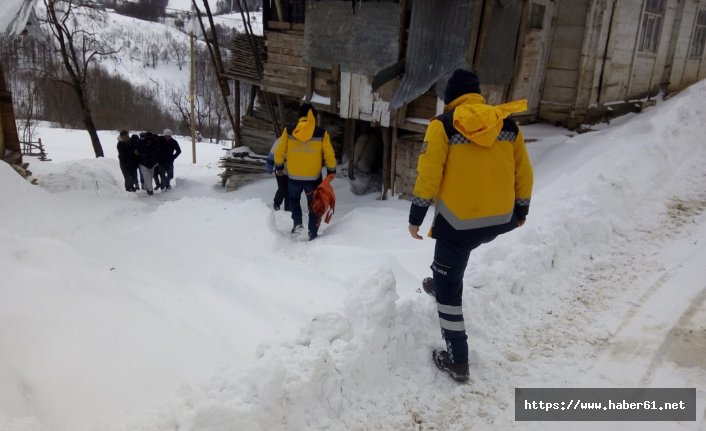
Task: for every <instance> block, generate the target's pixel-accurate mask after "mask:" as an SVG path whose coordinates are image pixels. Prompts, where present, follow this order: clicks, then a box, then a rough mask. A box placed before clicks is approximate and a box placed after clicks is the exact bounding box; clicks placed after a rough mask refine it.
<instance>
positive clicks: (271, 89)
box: [262, 81, 305, 99]
mask: <svg viewBox="0 0 706 431" xmlns="http://www.w3.org/2000/svg"><path fill="white" fill-rule="evenodd" d="M279 85H280V84H278V83H272V84H269V83H267V82H265V81H263V82H262V89H263V90H264V91H267V92H268V93H272V94H281V95H283V96H290V97H295V98H298V99H301V98H302V97H303V96H304V91H305V90H304V89H303V88H302V89H290V88H282V87H279Z"/></svg>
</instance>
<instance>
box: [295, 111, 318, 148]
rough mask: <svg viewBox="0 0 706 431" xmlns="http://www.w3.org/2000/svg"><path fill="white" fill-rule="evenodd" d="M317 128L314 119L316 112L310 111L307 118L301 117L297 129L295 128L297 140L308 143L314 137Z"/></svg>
mask: <svg viewBox="0 0 706 431" xmlns="http://www.w3.org/2000/svg"><path fill="white" fill-rule="evenodd" d="M315 128H316V118H314V112H313V111H312V110H311V109H310V110H309V112H308V113H307V114H306V117H301V118H300V119H299V122H298V123H297V127H295V128H294V132H292V135H294V137H295V138H297V139H298V140H300V141H302V142H306V141H308V140H310V139H311V137H312V136H314V129H315Z"/></svg>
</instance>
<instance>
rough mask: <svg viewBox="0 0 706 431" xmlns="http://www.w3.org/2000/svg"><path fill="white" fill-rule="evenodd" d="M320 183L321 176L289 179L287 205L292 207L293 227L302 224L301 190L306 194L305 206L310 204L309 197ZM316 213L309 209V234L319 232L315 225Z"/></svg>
mask: <svg viewBox="0 0 706 431" xmlns="http://www.w3.org/2000/svg"><path fill="white" fill-rule="evenodd" d="M320 183H321V178H319V179H318V180H293V179H291V178H290V179H289V183H288V187H287V188H288V190H289V200H290V202H289V205H290V208H291V209H292V221H294V227H297V226H301V225H302V205H301V198H302V192H304V193H305V194H306V206H307V208H308V207H310V206H311V198H312V196H313V192H314V190H315V189H316V187H317V186H318V185H319V184H320ZM316 219H317V217H316V214H314V213H313V212H311V211H309V225H308V228H309V235H310V236H311V235H314V236H316V234H317V233H318V232H319V227H318V226H316Z"/></svg>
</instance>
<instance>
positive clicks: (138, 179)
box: [128, 134, 145, 191]
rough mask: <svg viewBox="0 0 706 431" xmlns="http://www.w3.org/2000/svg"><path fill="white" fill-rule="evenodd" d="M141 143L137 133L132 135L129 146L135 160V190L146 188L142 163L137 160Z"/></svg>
mask: <svg viewBox="0 0 706 431" xmlns="http://www.w3.org/2000/svg"><path fill="white" fill-rule="evenodd" d="M139 144H140V137H139V136H137V135H134V134H133V135H130V141H129V142H128V148H129V149H130V154H131V155H132V159H133V160H134V161H135V177H134V180H135V181H134V182H133V188H134V189H135V191H137V190H142V189H144V183H145V179H144V178H143V177H142V172H140V164H139V163H138V160H137V147H138V145H139Z"/></svg>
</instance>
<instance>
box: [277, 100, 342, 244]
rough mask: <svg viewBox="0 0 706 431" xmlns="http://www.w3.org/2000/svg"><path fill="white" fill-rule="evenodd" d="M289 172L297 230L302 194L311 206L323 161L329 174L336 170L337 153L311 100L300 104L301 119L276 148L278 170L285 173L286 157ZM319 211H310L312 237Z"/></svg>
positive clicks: (293, 214)
mask: <svg viewBox="0 0 706 431" xmlns="http://www.w3.org/2000/svg"><path fill="white" fill-rule="evenodd" d="M285 160H286V161H287V172H288V175H289V185H288V191H289V206H290V208H291V210H292V220H293V221H294V227H292V233H293V234H298V233H299V232H300V231H301V230H303V229H304V226H303V225H302V207H301V195H302V192H305V193H306V202H307V206H309V207H311V197H312V192H313V191H314V190H315V189H316V187H317V186H318V185H319V184H320V183H321V168H322V162H323V163H325V164H326V171H327V173H328V174H335V173H336V155H335V154H334V152H333V146H332V145H331V139H330V138H329V135H328V132H327V131H326V130H325V129H324V128H322V127H319V126H317V125H316V110H315V109H314V107H313V106H311V105H310V104H309V103H305V104H303V105H302V106H301V107H300V108H299V120H298V121H297V123H295V124H292V125H291V126H288V127H286V128H285V129H284V131H283V132H282V136H281V137H280V141H279V145H277V149H276V150H275V172H276V173H277V175H284V161H285ZM316 218H317V217H316V214H313V212H312V211H311V210H310V211H309V224H308V228H309V240H312V239H314V238H316V237H317V236H318V231H319V228H318V226H317V225H316V221H317V220H316Z"/></svg>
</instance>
